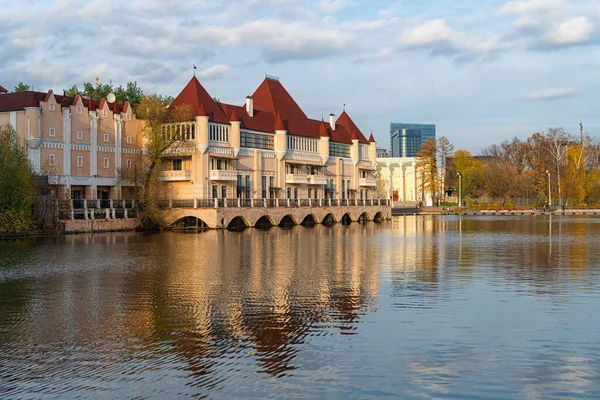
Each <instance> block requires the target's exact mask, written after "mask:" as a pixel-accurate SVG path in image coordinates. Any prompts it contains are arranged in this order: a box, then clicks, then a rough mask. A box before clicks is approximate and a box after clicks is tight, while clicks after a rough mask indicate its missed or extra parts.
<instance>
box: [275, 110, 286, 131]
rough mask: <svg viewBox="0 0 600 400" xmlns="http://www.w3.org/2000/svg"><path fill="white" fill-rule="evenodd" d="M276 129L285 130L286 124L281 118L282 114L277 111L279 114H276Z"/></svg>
mask: <svg viewBox="0 0 600 400" xmlns="http://www.w3.org/2000/svg"><path fill="white" fill-rule="evenodd" d="M274 127H275V130H276V131H285V130H286V129H285V125H284V124H283V120H282V119H281V114H280V113H279V111H277V115H276V116H275V126H274Z"/></svg>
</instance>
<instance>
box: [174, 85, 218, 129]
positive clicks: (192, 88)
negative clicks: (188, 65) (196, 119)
mask: <svg viewBox="0 0 600 400" xmlns="http://www.w3.org/2000/svg"><path fill="white" fill-rule="evenodd" d="M182 104H189V105H190V106H192V108H193V109H194V111H196V115H201V114H200V105H204V114H205V115H208V117H209V118H210V119H211V120H213V121H215V122H221V123H225V124H226V123H229V118H227V116H226V115H225V113H224V112H223V110H222V109H221V107H219V105H218V104H217V103H216V102H215V100H214V99H213V98H212V96H211V95H210V94H208V92H207V91H206V89H204V87H203V86H202V85H201V84H200V82H199V81H198V79H196V77H195V76H194V77H193V78H192V79H190V81H189V82H188V84H187V85H186V86H185V87H184V88H183V90H182V91H181V93H179V94H178V95H177V97H176V98H175V100H173V102H172V103H171V105H170V107H175V106H178V105H182Z"/></svg>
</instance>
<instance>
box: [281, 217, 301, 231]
mask: <svg viewBox="0 0 600 400" xmlns="http://www.w3.org/2000/svg"><path fill="white" fill-rule="evenodd" d="M278 225H279V226H280V227H281V228H291V227H293V226H296V225H298V221H296V218H294V217H293V216H292V215H290V214H286V215H284V216H283V218H281V221H279V224H278Z"/></svg>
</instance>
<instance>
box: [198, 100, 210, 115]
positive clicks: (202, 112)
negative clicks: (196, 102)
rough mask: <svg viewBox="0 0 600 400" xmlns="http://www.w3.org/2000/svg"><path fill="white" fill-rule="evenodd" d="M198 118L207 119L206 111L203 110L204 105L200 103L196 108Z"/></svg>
mask: <svg viewBox="0 0 600 400" xmlns="http://www.w3.org/2000/svg"><path fill="white" fill-rule="evenodd" d="M198 116H199V117H208V114H207V113H206V110H205V109H204V103H200V107H198Z"/></svg>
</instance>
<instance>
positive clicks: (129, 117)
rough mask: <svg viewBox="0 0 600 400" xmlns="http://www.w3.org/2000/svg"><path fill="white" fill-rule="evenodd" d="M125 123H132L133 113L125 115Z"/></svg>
mask: <svg viewBox="0 0 600 400" xmlns="http://www.w3.org/2000/svg"><path fill="white" fill-rule="evenodd" d="M125 121H131V113H127V114H125Z"/></svg>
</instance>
